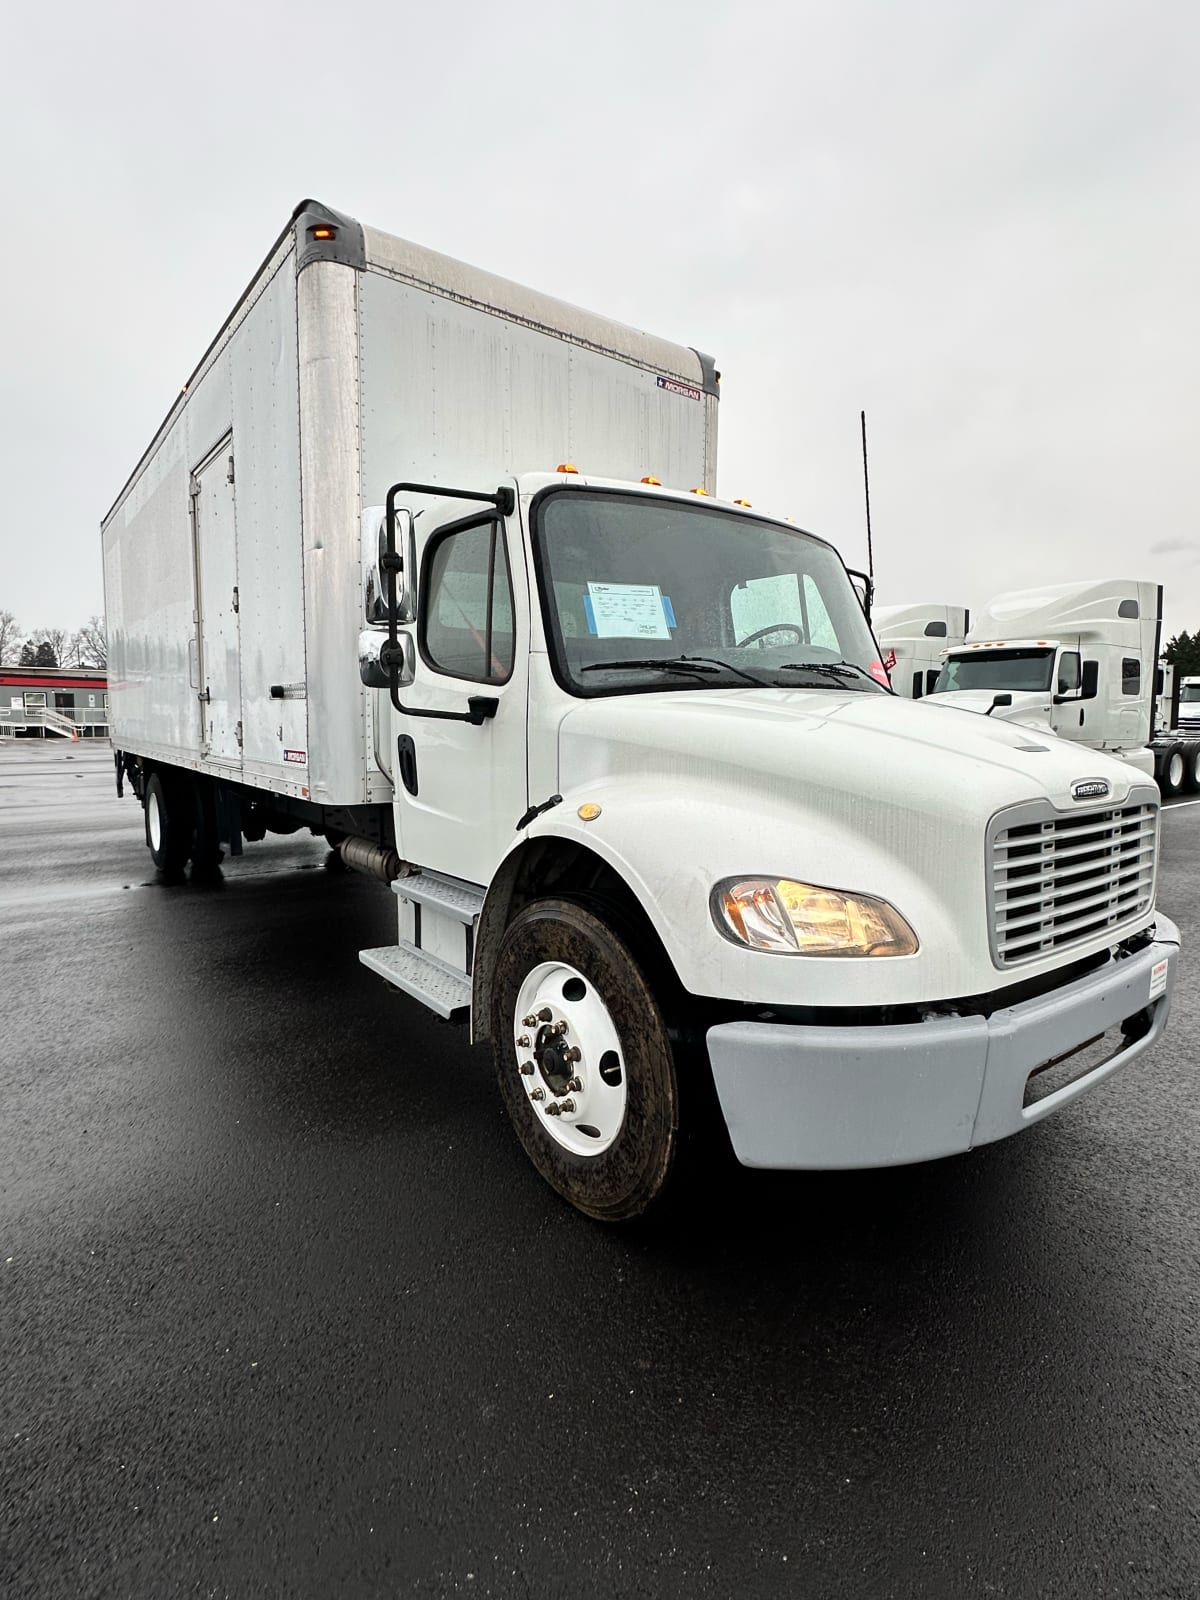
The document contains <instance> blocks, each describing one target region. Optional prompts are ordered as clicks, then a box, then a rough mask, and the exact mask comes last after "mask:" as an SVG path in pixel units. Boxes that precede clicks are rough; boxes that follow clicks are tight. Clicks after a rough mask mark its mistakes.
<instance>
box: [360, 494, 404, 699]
mask: <svg viewBox="0 0 1200 1600" xmlns="http://www.w3.org/2000/svg"><path fill="white" fill-rule="evenodd" d="M396 556H397V557H398V559H399V569H398V571H397V572H396V621H397V622H412V621H413V620H414V619H415V618H416V615H417V606H416V598H417V597H416V593H415V584H414V582H413V575H414V574H415V572H416V541H415V538H414V535H413V516H412V512H411V511H404V510H400V509H399V508H397V511H396ZM386 557H387V519H386V513H385V511H384V508H383V506H368V507H367V509H366V510H365V511H364V512H363V514H362V569H363V572H362V582H363V620H364V621H365V622H366V623H367V625H368V627H372V628H386V627H387V625H388V613H387V594H388V588H387V570H386V565H385V561H386ZM364 681H365V680H364Z"/></svg>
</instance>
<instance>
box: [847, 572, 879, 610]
mask: <svg viewBox="0 0 1200 1600" xmlns="http://www.w3.org/2000/svg"><path fill="white" fill-rule="evenodd" d="M846 573H847V575H848V577H849V579H850V587H851V588H852V589H853V590H854V593H855V595H856V596H857V597H858V603H859V605H860V606H861V607H862V613H863V616H864V617H866V619H867V621H868V622H870V620H871V606H872V604H873V602H874V599H875V585H874V584H873V583H872V581H871V579H870V578H869V577H868V576H867V574H866V573H865V572H856V571H855V569H854V568H853V567H847V568H846Z"/></svg>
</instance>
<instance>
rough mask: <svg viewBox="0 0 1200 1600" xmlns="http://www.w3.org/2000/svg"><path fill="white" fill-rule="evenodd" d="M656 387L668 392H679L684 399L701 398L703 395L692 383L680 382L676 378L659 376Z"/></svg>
mask: <svg viewBox="0 0 1200 1600" xmlns="http://www.w3.org/2000/svg"><path fill="white" fill-rule="evenodd" d="M658 387H659V388H660V389H665V390H666V391H667V393H668V394H681V395H683V397H684V399H685V400H703V398H704V396H703V395H702V394H701V393H700V390H699V389H697V388H696V387H695V386H694V385H693V384H690V383H680V381H679V379H678V378H660V379H659V380H658Z"/></svg>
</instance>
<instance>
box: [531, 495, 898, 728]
mask: <svg viewBox="0 0 1200 1600" xmlns="http://www.w3.org/2000/svg"><path fill="white" fill-rule="evenodd" d="M559 495H587V496H589V497H592V498H596V499H599V498H601V497H602V496H607V497H611V498H613V499H615V500H623V501H625V502H626V503H634V504H636V503H638V502H639V501H642V500H649V501H652V502H655V503H659V504H661V503H663V502H667V503H668V504H677V505H680V506H682V507H684V508H685V509H686V510H687V512H688V514H689V515H692V516H720V517H723V518H725V519H728V518H729V517H730V516H731V515H732V516H737V517H738V518H739V520H741V519H744V520H745V521H747V522H754V523H759V524H761V525H762V526H765V527H769V528H776V529H780V530H782V531H783V532H784V533H787V534H789V535H791V536H793V537H795V538H798V539H807V540H808V541H809V542H810V543H811V544H816V545H821V546H822V547H823V548H824V549H825V550H828V551H829V553H830V554H831V555H832V556H833V557H834V559H835V560H836V561H837V563H838V565H839V566H840V567H841V569H842V572H843V573H844V574H845V577H846V587H847V588H848V590H849V591H850V595H851V598H852V600H853V603H854V604H855V605H856V606H858V607H859V610H860V612H862V605H861V602H860V600H859V597H858V591H857V590H856V589H855V587H854V584H853V582H852V580H851V578H850V572H849V568H848V567H847V566H846V563H845V562H844V561H843V560H842V556H841V552H840V551H839V550H838V548H837V546H836V545H834V544H833V543H831V541H830V540H828V539H823V538H822V537H821V535H820V534H818V533H810V532H809V531H808V529H807V528H801V527H799V526H798V525H797V524H796V523H793V522H784V521H782V520H781V519H780V518H778V517H763V516H755V515H754V514H752V513H751V512H749V511H742V510H741V508H740V507H739V508H737V509H736V510H735V508H734V507H732V506H730V505H727V504H726V503H725V502H723V501H721V500H717V499H715V497H714V498H713V499H712V500H710V499H709V497H708V496H707V495H703V496H702V495H697V496H695V500H694V503H693V500H692V497H691V496H686V497H685V496H684V495H682V494H679V493H672V492H670V491H668V492H667V493H665V494H642V493H639V492H638V491H637V490H636V489H635V488H633V487H632V486H629V487H616V486H612V485H608V484H603V485H601V484H580V485H579V486H578V487H576V486H574V485H568V484H562V483H554V484H549V485H547V487H546V488H544V489H539V490H538V491H537V493H536V494H535V495H534V496H533V498H532V499H531V500H530V502H529V507H528V519H529V548H530V552H531V555H532V558H533V574H534V582H535V584H536V586H537V599H538V605H539V607H540V611H541V618H542V631H543V634H544V636H545V640H546V647H547V654H548V657H549V661H550V671H551V673H552V674H553V676H554V681H555V683H556V684H557V685H558V687H559V688H560V689H562V690H563V691H564V693H566V694H569V695H570V696H571V697H572V699H575V700H600V699H610V698H612V697H613V696H614V695H627V694H665V693H680V692H683V693H689V692H696V691H704V690H708V691H710V692H711V691H712V690H713V689H723V690H728V689H739V690H745V691H746V692H747V693H751V692H759V693H761V690H762V689H782V690H785V691H787V690H792V691H795V690H810V689H811V690H815V691H817V692H820V691H821V690H824V691H826V692H827V691H828V690H829V689H831V688H833V687H834V685H833V684H832V683H831V682H826V683H825V684H822V685H820V686H817V685H814V684H812V683H805V682H804V681H803V679H802V677H801V676H800V675H799V674H797V678H796V681H795V682H794V683H791V682H786V681H785V682H781V683H764V684H762V685H761V686H756V685H754V684H751V683H748V682H747V681H746V680H745V679H744V678H743V677H742V676H741V674H740V673H739V672H738V670H737V669H736V668H735V667H732V666H730V667H728V669H727V670H728V673H729V676H730V678H731V679H733V680H735V681H732V682H729V683H712V682H711V681H706V679H705V677H702V676H700V675H699V674H696V675H693V674H691V673H688V674H687V676H686V677H685V676H684V674H682V673H678V674H676V673H672V672H669V671H664V672H663V673H662V674H661V675H659V676H658V677H656V678H654V679H653V680H652V681H650V682H645V683H643V682H637V681H633V674H631V675H630V677H629V678H628V679H626V680H624V681H622V682H621V683H616V684H597V685H596V686H595V687H593V686H592V685H591V684H587V685H583V684H580V683H577V682H575V681H574V679H572V677H571V676H570V674H569V672H568V671H567V670H566V662H565V651H564V650H563V643H562V637H561V634H560V630H559V626H558V616H557V613H556V610H555V607H554V604H553V596H552V592H551V584H550V576H549V573H548V571H547V567H546V557H545V551H544V549H543V536H542V527H541V513H542V510H543V508H544V506H545V504H546V502H547V501H548V500H550V499H552V498H554V497H555V496H559ZM862 617H863V625H864V626H865V628H866V630H867V633H868V635H869V636H870V639H871V642H872V644H873V645H874V647H875V651H876V656H877V658H878V659H882V657H881V656H880V655H879V641H878V640H877V639H876V637H875V630H874V628H873V627H872V625H871V620H870V618H869V617H868V616H867V615H866V613H865V612H862ZM615 642H616V641H614V643H615ZM632 642H633V641H631V643H632ZM753 666H754V664H753V663H749V664H748V668H747V670H750V671H752V670H753ZM864 671H865V669H864ZM639 676H640V674H639ZM858 681H859V682H861V683H862V684H863V687H864V689H866V688H867V685H868V684H870V685H871V687H873V688H875V689H877V690H878V691H879V692H880V693H881V694H890V693H892V691H891V690H889V689H888V688H887V687H886V686H885V685H884V684H882V683H880V682H878V680H877V679H874V678H872V677H870V675H869V674H867V676H866V677H864V678H861V679H859V680H858ZM856 692H858V693H861V692H863V691H862V690H858V691H856ZM868 692H869V691H868Z"/></svg>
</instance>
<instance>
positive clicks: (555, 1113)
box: [546, 1100, 575, 1117]
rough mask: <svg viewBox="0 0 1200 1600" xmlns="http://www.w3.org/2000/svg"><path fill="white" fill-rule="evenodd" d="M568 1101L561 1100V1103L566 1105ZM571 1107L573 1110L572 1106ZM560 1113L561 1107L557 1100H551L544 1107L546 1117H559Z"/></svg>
mask: <svg viewBox="0 0 1200 1600" xmlns="http://www.w3.org/2000/svg"><path fill="white" fill-rule="evenodd" d="M568 1103H569V1102H568V1101H565V1100H564V1101H563V1105H567V1104H568ZM571 1109H572V1110H574V1109H575V1108H574V1106H572V1107H571ZM562 1113H563V1108H562V1106H560V1105H559V1103H558V1101H557V1100H551V1102H550V1104H549V1105H548V1106H547V1107H546V1115H547V1116H548V1117H561V1116H562Z"/></svg>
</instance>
